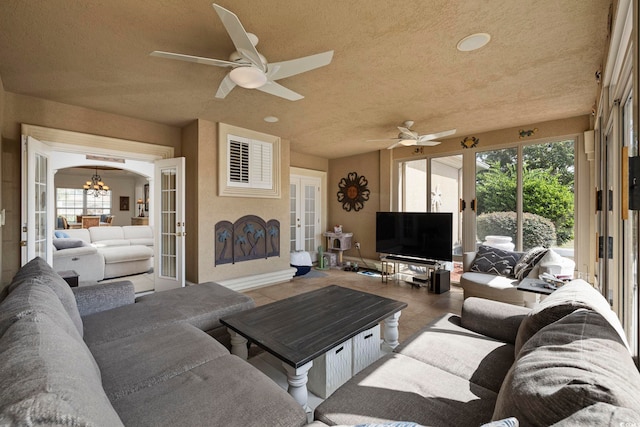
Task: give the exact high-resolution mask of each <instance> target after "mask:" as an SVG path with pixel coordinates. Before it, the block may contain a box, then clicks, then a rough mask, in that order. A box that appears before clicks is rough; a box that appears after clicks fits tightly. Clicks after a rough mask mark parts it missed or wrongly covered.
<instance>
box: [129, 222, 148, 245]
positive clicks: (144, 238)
mask: <svg viewBox="0 0 640 427" xmlns="http://www.w3.org/2000/svg"><path fill="white" fill-rule="evenodd" d="M122 232H123V233H124V238H125V239H127V240H129V241H130V242H131V244H132V245H146V246H153V228H152V227H151V226H149V225H124V226H123V227H122Z"/></svg>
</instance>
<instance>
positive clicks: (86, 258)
mask: <svg viewBox="0 0 640 427" xmlns="http://www.w3.org/2000/svg"><path fill="white" fill-rule="evenodd" d="M64 233H65V234H66V235H68V236H69V237H68V238H58V239H54V247H55V248H56V250H55V252H54V254H53V267H54V269H55V270H56V271H63V270H75V271H76V272H77V273H78V276H79V278H78V279H79V282H80V285H83V284H85V285H89V284H93V283H95V282H97V281H100V280H103V279H111V278H114V277H121V276H128V275H131V274H139V273H144V272H147V271H149V269H151V268H152V267H153V229H152V228H151V227H150V226H147V225H127V226H122V227H118V226H113V227H90V228H88V229H86V228H81V229H68V230H64ZM65 239H70V240H71V241H73V242H75V243H77V246H76V247H70V246H73V243H72V242H70V241H69V240H66V241H65ZM62 248H63V249H62Z"/></svg>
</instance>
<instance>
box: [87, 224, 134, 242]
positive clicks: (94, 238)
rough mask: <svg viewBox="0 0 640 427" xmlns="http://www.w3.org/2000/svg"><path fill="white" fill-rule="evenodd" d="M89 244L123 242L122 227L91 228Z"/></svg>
mask: <svg viewBox="0 0 640 427" xmlns="http://www.w3.org/2000/svg"><path fill="white" fill-rule="evenodd" d="M89 234H90V235H91V243H97V242H100V241H101V240H125V238H124V233H123V232H122V227H115V226H114V227H91V228H89Z"/></svg>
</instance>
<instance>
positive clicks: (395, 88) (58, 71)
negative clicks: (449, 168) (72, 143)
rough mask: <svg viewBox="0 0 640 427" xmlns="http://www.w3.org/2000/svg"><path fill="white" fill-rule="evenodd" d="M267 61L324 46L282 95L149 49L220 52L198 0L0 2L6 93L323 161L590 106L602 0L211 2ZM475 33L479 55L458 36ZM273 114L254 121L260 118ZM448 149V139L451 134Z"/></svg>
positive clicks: (602, 26)
mask: <svg viewBox="0 0 640 427" xmlns="http://www.w3.org/2000/svg"><path fill="white" fill-rule="evenodd" d="M219 4H220V5H221V6H223V7H225V8H228V9H229V10H231V11H233V12H234V13H236V14H237V15H238V17H239V18H240V20H241V22H242V23H243V25H244V27H245V28H246V29H247V31H250V32H253V33H255V34H256V35H257V36H258V37H259V38H260V43H259V44H258V46H257V48H258V51H259V52H260V53H262V54H263V55H264V56H265V57H266V58H267V60H268V61H269V62H277V61H283V60H287V59H294V58H298V57H301V56H307V55H311V54H314V53H319V52H323V51H327V50H332V49H333V50H334V51H335V54H334V58H333V61H332V63H331V64H329V65H328V66H326V67H323V68H319V69H317V70H313V71H310V72H308V73H305V74H300V75H297V76H292V77H289V78H286V79H283V80H280V81H279V83H281V84H282V85H284V86H286V87H288V88H290V89H292V90H294V91H297V92H299V93H301V94H302V95H304V96H305V98H304V99H302V100H299V101H294V102H292V101H287V100H284V99H281V98H277V97H274V96H272V95H268V94H266V93H263V92H260V91H256V90H248V89H242V88H236V89H234V90H233V91H232V92H231V93H230V94H229V95H228V96H227V97H226V98H225V99H223V100H220V99H216V98H214V95H215V92H216V90H217V87H218V84H219V83H220V81H221V80H222V79H223V77H224V76H225V73H226V72H227V69H224V68H217V67H211V66H206V65H200V64H194V63H186V62H180V61H171V60H167V59H162V58H155V57H151V56H149V53H150V52H151V51H153V50H164V51H171V52H178V53H184V54H191V55H197V56H205V57H211V58H219V59H227V58H228V56H229V54H230V53H231V52H233V51H234V48H233V44H232V43H231V39H230V38H229V36H228V35H227V33H226V32H225V30H224V27H223V26H222V23H221V22H220V19H219V18H218V15H217V14H216V13H215V11H214V10H213V8H212V7H211V1H207V0H135V1H132V0H95V1H94V0H92V1H69V0H47V1H46V2H41V1H31V0H2V2H0V28H2V30H1V31H0V76H1V77H2V81H3V84H4V88H5V90H6V91H9V92H14V93H18V94H25V95H31V96H35V97H39V98H45V99H50V100H54V101H59V102H62V103H67V104H72V105H78V106H83V107H88V108H93V109H96V110H101V111H106V112H111V113H117V114H122V115H125V116H130V117H135V118H140V119H144V120H150V121H154V122H160V123H166V124H170V125H175V126H183V125H185V124H186V123H189V122H190V121H192V120H194V119H196V118H201V119H205V120H210V121H214V122H218V121H221V122H225V123H229V124H232V125H237V126H242V127H246V128H250V129H254V130H257V131H261V132H266V133H269V134H274V135H279V136H281V137H283V138H286V139H289V140H290V141H291V149H292V150H293V151H297V152H301V153H308V154H313V155H319V156H323V157H328V158H335V157H343V156H347V155H352V154H358V153H363V152H368V151H372V150H378V149H382V148H384V147H386V145H387V144H386V143H385V142H375V143H374V142H366V140H369V139H382V138H394V137H395V136H396V135H397V130H396V128H395V127H396V126H397V125H400V124H401V123H402V122H403V121H404V120H407V119H411V120H414V121H415V125H414V129H415V130H416V131H418V132H419V133H431V132H437V131H441V130H445V129H450V128H457V129H458V133H457V134H456V138H455V141H458V140H460V139H462V138H463V137H464V136H465V135H470V134H473V133H478V132H483V131H488V130H493V129H502V128H507V127H512V126H524V125H527V124H529V123H535V122H540V121H546V120H553V119H559V118H566V117H573V116H578V115H583V114H588V113H590V111H591V108H592V106H593V105H594V103H595V98H596V93H597V90H598V87H597V84H596V81H595V78H594V73H595V72H596V70H598V69H600V67H601V63H602V61H603V56H604V51H605V47H606V43H607V17H608V14H609V0H562V1H558V0H536V1H531V0H396V1H389V0H366V1H365V0H352V1H337V0H330V1H318V0H296V1H292V0H262V1H256V0H253V1H250V0H235V1H231V0H220V1H219ZM475 32H488V33H490V34H491V35H492V40H491V42H490V43H489V44H488V45H487V46H486V47H484V48H483V49H481V50H478V51H475V52H466V53H463V52H459V51H457V50H456V43H457V42H458V41H459V40H460V39H461V38H463V37H465V36H467V35H469V34H471V33H475ZM269 115H273V116H277V117H278V118H280V121H279V122H278V123H266V122H264V121H263V118H264V117H265V116H269ZM456 143H457V142H456Z"/></svg>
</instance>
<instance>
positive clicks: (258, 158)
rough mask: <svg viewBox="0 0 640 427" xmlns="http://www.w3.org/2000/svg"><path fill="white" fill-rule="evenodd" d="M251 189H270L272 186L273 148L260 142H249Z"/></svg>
mask: <svg viewBox="0 0 640 427" xmlns="http://www.w3.org/2000/svg"><path fill="white" fill-rule="evenodd" d="M249 161H250V170H251V179H250V181H251V188H271V187H272V185H273V182H272V175H273V148H272V145H271V144H269V143H267V142H262V141H251V156H250V160H249Z"/></svg>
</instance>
